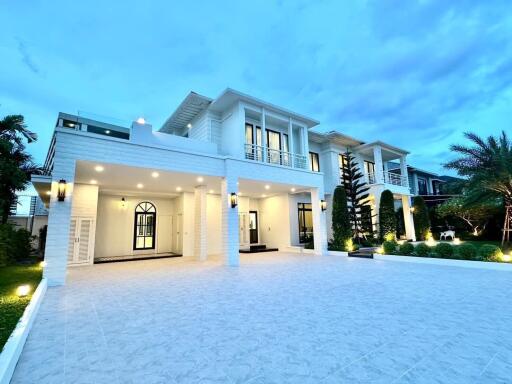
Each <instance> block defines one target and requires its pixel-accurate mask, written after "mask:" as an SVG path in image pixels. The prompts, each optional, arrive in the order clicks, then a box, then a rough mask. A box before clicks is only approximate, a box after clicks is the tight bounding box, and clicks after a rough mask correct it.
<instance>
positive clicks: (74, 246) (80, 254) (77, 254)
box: [68, 217, 93, 264]
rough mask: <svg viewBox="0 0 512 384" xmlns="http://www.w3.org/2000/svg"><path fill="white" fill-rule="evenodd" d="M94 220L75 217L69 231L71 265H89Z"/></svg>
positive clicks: (69, 259)
mask: <svg viewBox="0 0 512 384" xmlns="http://www.w3.org/2000/svg"><path fill="white" fill-rule="evenodd" d="M92 229H93V219H92V218H89V217H73V218H71V225H70V231H69V250H68V263H69V264H89V262H90V260H91V253H92V252H91V251H92V247H91V243H92V241H91V240H92Z"/></svg>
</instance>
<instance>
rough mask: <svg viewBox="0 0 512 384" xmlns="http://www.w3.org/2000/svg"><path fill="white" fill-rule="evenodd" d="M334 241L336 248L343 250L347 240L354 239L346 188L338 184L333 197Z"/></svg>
mask: <svg viewBox="0 0 512 384" xmlns="http://www.w3.org/2000/svg"><path fill="white" fill-rule="evenodd" d="M332 236H333V238H332V243H333V247H335V248H336V250H340V251H341V250H342V249H343V248H344V247H345V243H346V242H347V240H349V239H352V224H351V223H350V217H349V214H348V207H347V193H346V192H345V188H343V187H342V186H341V185H338V186H337V187H336V189H335V190H334V196H333V199H332Z"/></svg>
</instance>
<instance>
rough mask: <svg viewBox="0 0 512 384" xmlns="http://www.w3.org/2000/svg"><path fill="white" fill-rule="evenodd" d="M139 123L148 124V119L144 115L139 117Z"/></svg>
mask: <svg viewBox="0 0 512 384" xmlns="http://www.w3.org/2000/svg"><path fill="white" fill-rule="evenodd" d="M137 123H139V124H146V120H145V119H144V118H143V117H139V118H138V119H137Z"/></svg>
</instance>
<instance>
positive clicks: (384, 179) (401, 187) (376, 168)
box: [354, 142, 410, 195]
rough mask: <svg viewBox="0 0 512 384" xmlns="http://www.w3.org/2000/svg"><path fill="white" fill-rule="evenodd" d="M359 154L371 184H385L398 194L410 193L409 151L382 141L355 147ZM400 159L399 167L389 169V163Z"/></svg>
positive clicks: (367, 179)
mask: <svg viewBox="0 0 512 384" xmlns="http://www.w3.org/2000/svg"><path fill="white" fill-rule="evenodd" d="M354 151H355V152H356V153H357V154H358V157H359V161H360V167H361V169H363V171H364V175H365V179H366V182H367V183H368V184H369V185H370V186H377V185H379V186H383V189H389V190H391V191H392V192H394V193H398V194H407V195H408V194H410V191H409V178H408V176H407V162H406V158H407V154H408V152H407V151H404V150H403V149H400V148H396V147H393V146H390V145H389V144H385V143H382V142H374V143H368V144H363V145H360V146H359V147H356V148H354ZM396 160H398V161H399V164H400V166H399V168H398V169H389V167H388V163H389V162H392V161H396Z"/></svg>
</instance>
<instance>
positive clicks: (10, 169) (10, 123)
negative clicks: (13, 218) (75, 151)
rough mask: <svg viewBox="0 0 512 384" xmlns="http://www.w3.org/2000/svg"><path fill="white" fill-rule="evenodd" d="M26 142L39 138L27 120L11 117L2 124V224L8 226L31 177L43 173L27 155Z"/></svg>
mask: <svg viewBox="0 0 512 384" xmlns="http://www.w3.org/2000/svg"><path fill="white" fill-rule="evenodd" d="M23 138H25V139H27V141H28V142H29V143H30V142H33V141H35V140H37V135H36V134H34V133H33V132H30V131H29V130H27V127H26V125H25V123H24V119H23V116H21V115H10V116H6V117H5V118H4V119H2V120H0V175H1V176H2V177H1V178H0V222H1V223H2V224H4V223H6V222H7V218H8V216H9V212H10V209H11V206H12V204H13V203H15V202H16V192H17V191H21V190H24V189H25V188H26V186H27V184H28V183H29V181H30V175H32V174H39V173H41V172H42V169H41V168H40V167H39V166H37V165H36V164H34V162H33V160H32V156H30V155H29V154H28V153H26V152H25V145H24V144H23Z"/></svg>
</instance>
